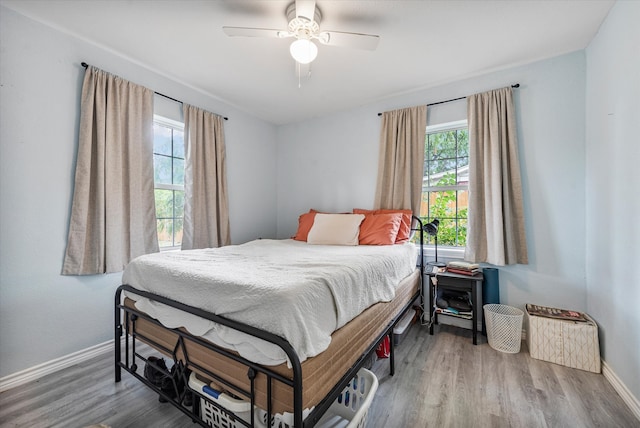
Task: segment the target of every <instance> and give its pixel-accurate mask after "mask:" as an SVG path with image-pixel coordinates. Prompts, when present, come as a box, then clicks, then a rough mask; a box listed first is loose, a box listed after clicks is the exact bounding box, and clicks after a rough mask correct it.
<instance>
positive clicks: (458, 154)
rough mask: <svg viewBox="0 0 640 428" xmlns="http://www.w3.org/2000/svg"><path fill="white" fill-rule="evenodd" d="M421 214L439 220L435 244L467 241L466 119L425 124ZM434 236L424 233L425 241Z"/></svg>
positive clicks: (464, 242) (423, 217) (467, 148)
mask: <svg viewBox="0 0 640 428" xmlns="http://www.w3.org/2000/svg"><path fill="white" fill-rule="evenodd" d="M424 150H425V156H424V178H423V181H422V203H421V207H420V217H421V219H422V221H423V222H426V223H429V222H430V221H432V220H433V219H434V218H437V219H438V220H440V225H439V228H438V245H447V246H453V247H464V246H465V245H466V243H467V213H468V196H469V133H468V129H467V123H466V121H460V122H454V123H449V124H443V125H439V126H436V127H427V135H426V138H425V146H424ZM432 240H433V237H431V236H427V235H426V234H425V242H427V243H429V242H431V243H432Z"/></svg>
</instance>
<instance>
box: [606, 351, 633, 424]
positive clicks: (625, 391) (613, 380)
mask: <svg viewBox="0 0 640 428" xmlns="http://www.w3.org/2000/svg"><path fill="white" fill-rule="evenodd" d="M602 374H603V375H604V377H605V378H606V379H607V380H608V381H609V383H610V384H611V386H613V389H615V390H616V392H617V393H618V394H619V395H620V397H622V400H623V401H624V402H625V403H626V404H627V406H629V409H631V411H632V412H633V414H634V415H636V418H638V420H639V421H640V400H638V398H637V397H635V396H634V395H633V394H632V393H631V391H629V388H627V386H626V385H625V384H624V382H622V380H621V379H620V378H619V377H618V375H616V374H615V372H614V371H613V370H612V369H611V366H609V364H607V363H606V362H605V361H604V360H602Z"/></svg>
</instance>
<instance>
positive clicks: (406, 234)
mask: <svg viewBox="0 0 640 428" xmlns="http://www.w3.org/2000/svg"><path fill="white" fill-rule="evenodd" d="M353 213H354V214H371V213H373V214H374V215H378V214H402V223H401V224H400V229H398V236H397V237H396V244H400V243H402V242H407V241H409V238H410V237H411V222H412V220H413V218H412V216H413V211H411V210H391V209H380V210H363V209H359V208H354V209H353Z"/></svg>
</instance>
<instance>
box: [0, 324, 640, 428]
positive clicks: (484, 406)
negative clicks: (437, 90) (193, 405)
mask: <svg viewBox="0 0 640 428" xmlns="http://www.w3.org/2000/svg"><path fill="white" fill-rule="evenodd" d="M373 371H374V372H375V373H376V375H377V376H378V378H379V380H380V387H379V389H378V393H377V394H376V397H375V400H374V402H373V405H372V407H371V409H370V412H369V417H368V420H367V427H368V428H373V427H389V428H394V427H456V428H458V427H461V428H464V427H492V428H493V427H527V428H529V427H572V428H573V427H585V428H587V427H622V428H627V427H628V428H632V427H633V428H638V427H640V421H638V420H637V419H636V418H635V416H634V415H633V413H632V412H631V411H630V410H629V409H628V407H627V406H626V405H625V403H624V402H623V401H622V399H621V398H620V397H619V396H618V395H617V393H616V392H615V391H614V389H613V388H612V387H611V385H610V384H609V383H608V381H607V380H606V379H605V378H604V376H602V375H600V374H594V373H589V372H585V371H582V370H576V369H570V368H567V367H562V366H558V365H555V364H551V363H545V362H542V361H539V360H534V359H532V358H530V357H529V354H528V352H527V349H526V344H525V343H523V346H522V350H521V352H520V353H519V354H504V353H500V352H498V351H495V350H493V349H492V348H490V347H489V345H488V344H487V343H486V338H485V337H483V336H479V343H478V345H477V346H473V345H472V343H471V333H470V331H468V330H464V329H458V328H455V327H450V326H443V325H441V326H437V327H436V334H435V335H434V336H429V334H428V332H427V330H426V328H424V327H420V326H417V325H415V326H413V327H412V328H411V330H410V331H409V333H408V335H407V337H406V338H405V339H404V340H403V342H402V344H401V346H400V347H399V348H397V354H396V374H395V376H393V377H392V376H389V374H388V362H387V360H379V361H378V362H376V363H375V364H374V366H373ZM100 423H104V424H106V425H108V426H111V427H112V428H125V427H144V428H147V427H154V428H156V427H158V428H162V427H167V428H169V427H170V428H181V427H185V428H186V427H195V426H197V425H195V424H193V423H192V422H191V420H190V419H189V418H188V417H187V416H185V415H184V414H182V413H181V412H180V411H178V410H177V409H174V408H173V407H172V406H171V405H169V404H161V403H159V402H158V399H157V396H156V395H155V394H154V393H153V392H151V391H150V390H149V389H147V387H146V386H144V385H143V384H142V383H140V382H138V381H137V380H135V379H133V378H132V376H131V375H129V374H128V373H123V379H122V382H120V383H117V384H116V383H115V382H113V361H112V357H111V355H110V354H109V355H104V356H101V357H96V358H94V359H92V360H90V361H87V362H85V363H81V364H77V365H76V366H73V367H70V368H68V369H65V370H62V371H60V372H58V373H54V374H51V375H48V376H46V377H44V378H42V379H40V380H38V381H33V382H30V383H28V384H26V385H23V386H19V387H16V388H14V389H12V390H9V391H6V392H3V393H1V394H0V427H3V428H4V427H29V428H38V427H65V428H75V427H78V428H80V427H85V426H89V425H92V424H100Z"/></svg>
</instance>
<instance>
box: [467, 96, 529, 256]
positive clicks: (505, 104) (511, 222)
mask: <svg viewBox="0 0 640 428" xmlns="http://www.w3.org/2000/svg"><path fill="white" fill-rule="evenodd" d="M467 119H468V124H469V224H468V231H467V247H466V249H465V259H466V260H469V261H472V262H486V263H491V264H494V265H498V266H504V265H510V264H516V263H520V264H527V263H528V257H527V240H526V236H525V228H524V208H523V202H522V182H521V177H520V162H519V159H518V141H517V130H516V116H515V109H514V105H513V94H512V89H511V87H507V88H502V89H497V90H494V91H489V92H484V93H480V94H475V95H472V96H469V97H467Z"/></svg>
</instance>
